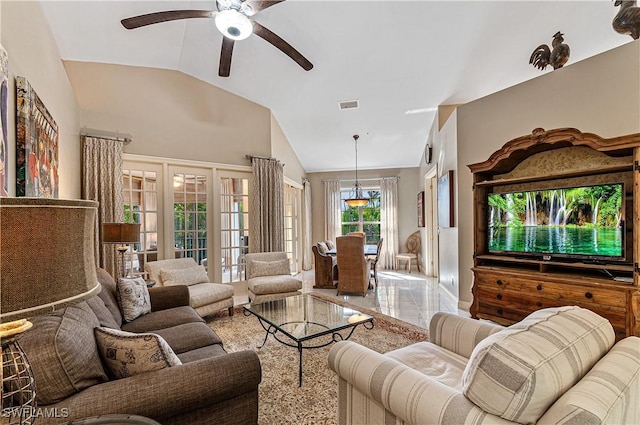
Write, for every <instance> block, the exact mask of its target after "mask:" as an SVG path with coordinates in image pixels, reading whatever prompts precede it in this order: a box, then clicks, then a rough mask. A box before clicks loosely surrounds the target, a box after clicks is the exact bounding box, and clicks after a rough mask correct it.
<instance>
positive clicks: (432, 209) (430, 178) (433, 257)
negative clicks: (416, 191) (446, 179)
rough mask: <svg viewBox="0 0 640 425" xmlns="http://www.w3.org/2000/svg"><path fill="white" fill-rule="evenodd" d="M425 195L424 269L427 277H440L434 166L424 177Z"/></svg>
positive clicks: (436, 180)
mask: <svg viewBox="0 0 640 425" xmlns="http://www.w3.org/2000/svg"><path fill="white" fill-rule="evenodd" d="M424 193H425V197H424V198H425V199H424V201H425V208H424V212H425V238H424V248H423V256H424V261H425V264H424V267H425V274H426V275H427V276H434V277H438V274H439V269H438V260H439V251H438V167H437V166H434V167H433V168H431V169H430V170H428V171H427V172H426V173H425V175H424Z"/></svg>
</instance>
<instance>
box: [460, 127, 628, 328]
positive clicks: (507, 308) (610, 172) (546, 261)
mask: <svg viewBox="0 0 640 425" xmlns="http://www.w3.org/2000/svg"><path fill="white" fill-rule="evenodd" d="M469 168H470V169H471V172H472V173H473V194H474V195H473V208H474V267H473V274H474V282H473V287H472V293H473V303H472V305H471V309H470V313H471V316H472V317H474V318H482V319H489V320H492V321H495V322H497V323H500V324H504V325H509V324H512V323H515V322H517V321H519V320H521V319H522V318H524V317H525V316H527V315H528V314H529V313H531V312H532V311H535V310H538V309H541V308H546V307H557V306H563V305H579V306H581V307H585V308H589V309H591V310H593V311H594V312H596V313H598V314H600V315H601V316H603V317H606V318H607V319H609V321H610V322H611V324H612V325H613V328H614V330H615V332H616V338H617V339H621V338H624V337H625V336H628V335H640V287H639V284H640V279H639V273H640V267H639V266H638V261H640V260H639V259H640V246H639V245H640V244H639V241H640V235H639V232H640V134H632V135H627V136H621V137H616V138H611V139H604V138H601V137H599V136H597V135H595V134H591V133H582V132H580V131H578V130H576V129H572V128H563V129H555V130H549V131H545V130H543V129H535V130H534V131H533V132H532V133H531V134H530V135H526V136H522V137H519V138H516V139H513V140H511V141H509V142H508V143H506V144H505V145H504V146H503V147H502V148H501V149H500V150H498V151H496V152H494V153H493V154H492V155H491V156H490V158H489V159H488V160H487V161H484V162H481V163H477V164H471V165H469ZM611 182H622V183H624V192H625V194H624V195H625V196H624V197H623V198H624V206H623V207H624V227H623V228H624V238H623V239H624V243H625V250H624V253H625V258H624V261H620V262H604V261H596V262H589V261H586V260H585V261H582V260H580V259H577V260H576V259H573V260H572V261H566V259H557V258H554V256H550V257H547V258H545V257H542V256H540V257H533V256H529V257H528V256H515V255H506V254H501V253H495V252H490V251H489V248H488V237H489V235H488V231H489V217H488V214H489V208H488V202H487V198H488V196H489V194H492V193H509V192H514V191H541V190H546V189H551V188H558V187H579V186H592V185H598V184H610V183H611ZM596 215H597V214H596Z"/></svg>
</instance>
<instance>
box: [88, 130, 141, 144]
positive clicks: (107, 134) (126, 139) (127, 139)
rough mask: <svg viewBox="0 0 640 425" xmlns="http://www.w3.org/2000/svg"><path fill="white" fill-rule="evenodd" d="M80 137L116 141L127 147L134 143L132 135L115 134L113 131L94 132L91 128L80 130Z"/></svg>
mask: <svg viewBox="0 0 640 425" xmlns="http://www.w3.org/2000/svg"><path fill="white" fill-rule="evenodd" d="M80 135H81V136H85V137H96V138H98V139H109V140H116V141H118V142H122V143H124V144H125V145H127V144H129V143H131V142H132V141H133V140H132V139H131V135H130V134H122V133H114V132H111V131H103V130H94V129H91V128H83V129H80Z"/></svg>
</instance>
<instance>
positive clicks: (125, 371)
mask: <svg viewBox="0 0 640 425" xmlns="http://www.w3.org/2000/svg"><path fill="white" fill-rule="evenodd" d="M95 338H96V341H97V343H98V350H99V353H100V357H101V358H102V361H103V362H104V364H105V365H106V366H107V368H108V370H109V372H110V375H111V376H112V377H114V378H116V379H120V378H127V377H129V376H133V375H137V374H140V373H145V372H152V371H154V370H160V369H164V368H165V367H171V366H179V365H181V364H182V362H181V361H180V359H179V358H178V356H176V354H175V353H174V352H173V350H172V349H171V347H170V346H169V344H167V343H166V342H165V340H164V339H163V338H162V337H160V336H159V335H156V334H152V333H144V334H134V333H131V332H125V331H121V330H119V329H110V328H103V327H97V328H95Z"/></svg>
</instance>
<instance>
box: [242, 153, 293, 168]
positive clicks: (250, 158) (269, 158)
mask: <svg viewBox="0 0 640 425" xmlns="http://www.w3.org/2000/svg"><path fill="white" fill-rule="evenodd" d="M244 157H245V158H247V159H248V160H250V161H253V158H258V159H268V160H269V161H277V162H280V160H279V159H276V158H272V157H270V156H258V155H245V156H244ZM282 166H283V167H284V164H282Z"/></svg>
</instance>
